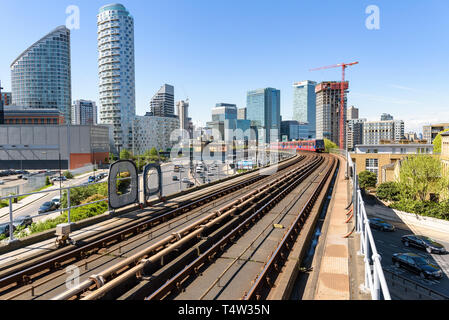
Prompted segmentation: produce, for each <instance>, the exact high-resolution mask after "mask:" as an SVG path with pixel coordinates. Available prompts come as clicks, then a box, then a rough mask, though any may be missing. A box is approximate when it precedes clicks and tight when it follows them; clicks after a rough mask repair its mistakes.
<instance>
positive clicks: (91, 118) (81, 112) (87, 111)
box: [72, 100, 97, 125]
mask: <svg viewBox="0 0 449 320" xmlns="http://www.w3.org/2000/svg"><path fill="white" fill-rule="evenodd" d="M72 124H76V125H89V124H90V125H95V124H97V106H96V104H95V101H89V100H76V101H74V102H73V104H72Z"/></svg>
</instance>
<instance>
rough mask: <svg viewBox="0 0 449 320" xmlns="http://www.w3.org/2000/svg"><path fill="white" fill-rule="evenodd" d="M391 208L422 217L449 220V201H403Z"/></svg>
mask: <svg viewBox="0 0 449 320" xmlns="http://www.w3.org/2000/svg"><path fill="white" fill-rule="evenodd" d="M390 208H393V209H397V210H400V211H405V212H410V213H415V214H419V215H422V216H427V217H433V218H438V219H444V220H449V201H444V202H440V203H437V202H433V201H420V200H404V199H401V200H400V201H397V202H394V203H392V204H391V205H390Z"/></svg>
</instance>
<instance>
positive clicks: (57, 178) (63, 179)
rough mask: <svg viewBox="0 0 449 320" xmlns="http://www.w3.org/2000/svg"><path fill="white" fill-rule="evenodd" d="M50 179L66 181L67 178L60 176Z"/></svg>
mask: <svg viewBox="0 0 449 320" xmlns="http://www.w3.org/2000/svg"><path fill="white" fill-rule="evenodd" d="M51 180H52V181H67V178H66V177H65V176H60V177H54V178H53V179H51Z"/></svg>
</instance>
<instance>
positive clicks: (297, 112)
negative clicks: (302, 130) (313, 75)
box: [293, 80, 316, 138]
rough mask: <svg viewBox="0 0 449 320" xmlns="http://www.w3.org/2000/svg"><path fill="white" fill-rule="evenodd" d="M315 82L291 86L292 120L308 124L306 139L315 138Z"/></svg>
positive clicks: (297, 83) (308, 81)
mask: <svg viewBox="0 0 449 320" xmlns="http://www.w3.org/2000/svg"><path fill="white" fill-rule="evenodd" d="M315 86H316V82H315V81H310V80H306V81H301V82H296V83H294V84H293V120H296V121H298V122H300V123H308V131H309V133H308V138H315V137H316V94H315Z"/></svg>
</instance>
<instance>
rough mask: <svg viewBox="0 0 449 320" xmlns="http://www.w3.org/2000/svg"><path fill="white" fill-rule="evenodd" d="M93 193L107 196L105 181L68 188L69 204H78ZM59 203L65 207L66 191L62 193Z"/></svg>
mask: <svg viewBox="0 0 449 320" xmlns="http://www.w3.org/2000/svg"><path fill="white" fill-rule="evenodd" d="M95 194H99V195H102V196H104V197H107V195H108V185H107V183H106V182H105V183H100V184H94V185H88V186H84V187H78V188H73V189H70V205H72V206H77V205H80V204H81V203H82V202H83V201H84V200H86V199H87V198H89V197H91V196H93V195H95ZM61 204H62V206H63V207H64V208H67V191H64V193H63V195H62V199H61Z"/></svg>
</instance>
